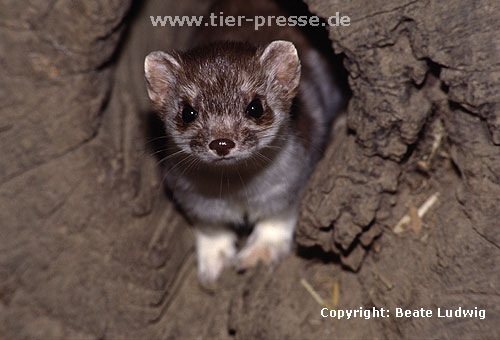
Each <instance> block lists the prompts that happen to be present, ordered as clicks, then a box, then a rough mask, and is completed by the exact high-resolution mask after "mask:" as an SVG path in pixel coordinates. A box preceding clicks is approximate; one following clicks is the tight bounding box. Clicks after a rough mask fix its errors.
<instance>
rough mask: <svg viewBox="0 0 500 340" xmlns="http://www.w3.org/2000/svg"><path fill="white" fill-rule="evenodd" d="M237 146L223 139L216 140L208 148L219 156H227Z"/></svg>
mask: <svg viewBox="0 0 500 340" xmlns="http://www.w3.org/2000/svg"><path fill="white" fill-rule="evenodd" d="M234 146H235V144H234V142H233V141H232V140H230V139H226V138H222V139H215V140H213V141H211V142H210V144H208V147H209V148H210V149H212V150H215V152H217V154H218V155H219V156H221V157H222V156H225V155H227V154H228V153H229V151H231V149H232V148H234Z"/></svg>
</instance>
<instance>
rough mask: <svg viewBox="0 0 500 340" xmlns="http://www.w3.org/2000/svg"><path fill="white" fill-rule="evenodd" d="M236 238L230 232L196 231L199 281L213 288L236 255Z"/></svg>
mask: <svg viewBox="0 0 500 340" xmlns="http://www.w3.org/2000/svg"><path fill="white" fill-rule="evenodd" d="M235 240H236V236H235V234H234V233H233V232H231V231H229V230H216V231H215V230H206V231H205V230H203V231H200V230H196V256H197V259H198V279H199V280H200V282H201V283H202V284H203V285H204V286H207V287H211V286H212V285H213V284H214V283H215V281H216V280H217V278H218V277H219V274H220V272H221V271H222V269H223V268H224V267H225V266H227V265H228V264H229V263H230V262H231V261H232V260H233V258H234V256H235V254H236V246H235Z"/></svg>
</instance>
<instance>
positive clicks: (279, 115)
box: [145, 40, 338, 283]
mask: <svg viewBox="0 0 500 340" xmlns="http://www.w3.org/2000/svg"><path fill="white" fill-rule="evenodd" d="M301 52H302V51H301ZM301 52H299V53H301ZM304 56H305V58H303V66H302V67H301V62H300V60H299V54H298V53H297V49H296V48H295V46H294V44H292V43H291V42H288V41H283V40H279V41H273V42H271V43H268V44H266V45H263V46H262V47H254V46H252V45H250V44H247V43H241V42H217V43H212V44H209V45H206V46H202V47H197V48H194V49H192V50H190V51H187V52H184V53H178V52H173V53H165V52H153V53H151V54H149V55H148V56H147V57H146V61H145V74H146V80H147V84H148V93H149V96H150V98H151V100H152V102H153V105H154V106H155V108H156V110H157V111H158V112H159V114H160V116H161V118H162V119H163V121H164V122H165V126H166V132H167V136H168V137H169V142H170V145H169V152H170V155H169V156H168V158H167V160H166V162H167V170H166V171H167V172H166V175H165V178H166V182H167V185H168V186H169V188H170V190H171V191H172V193H173V196H174V199H175V200H176V201H177V202H178V203H179V204H180V206H181V207H182V209H183V210H184V212H185V213H186V215H187V216H188V218H189V219H190V220H191V222H192V223H193V225H194V228H195V234H196V239H197V240H196V244H197V258H198V274H199V278H200V280H201V281H203V282H205V283H210V282H213V281H215V279H216V278H217V276H218V275H219V273H220V271H221V270H222V268H223V267H224V266H225V265H227V264H229V263H233V264H235V265H236V266H238V267H243V268H245V267H249V266H252V265H254V264H256V263H257V262H258V261H263V262H265V263H268V264H272V263H276V262H277V261H278V260H279V259H280V258H281V257H282V256H283V255H285V254H287V253H288V252H289V251H290V249H291V245H292V238H293V230H294V227H295V224H296V220H297V213H298V205H299V200H300V197H301V193H302V190H303V188H304V186H305V184H306V181H307V179H308V177H309V175H310V173H311V170H312V169H313V166H314V164H315V162H316V161H317V160H318V158H319V156H320V150H321V147H322V145H323V142H324V140H325V137H326V135H327V131H328V123H329V120H330V118H331V117H332V113H333V112H332V110H334V109H335V107H334V106H335V104H337V103H338V93H336V92H329V91H331V90H334V88H333V87H329V86H332V83H331V82H330V80H331V79H328V78H327V77H328V76H327V75H328V70H324V69H323V70H322V69H321V67H323V66H324V65H325V64H323V62H322V60H321V58H320V57H319V55H318V54H317V53H315V52H314V51H313V50H310V51H304ZM305 62H308V63H309V64H306V63H305ZM322 65H323V66H322ZM305 71H307V72H305ZM301 73H302V76H301ZM301 78H302V80H301ZM317 82H320V84H317ZM321 82H322V83H321ZM325 82H326V83H325ZM319 89H323V92H322V91H321V90H319ZM292 101H293V105H292ZM247 223H250V224H252V225H254V230H253V232H252V234H251V235H250V237H249V238H248V240H247V243H246V245H245V246H244V247H243V248H242V249H241V250H239V251H237V249H236V245H235V241H236V233H235V232H234V227H235V226H237V225H241V224H247Z"/></svg>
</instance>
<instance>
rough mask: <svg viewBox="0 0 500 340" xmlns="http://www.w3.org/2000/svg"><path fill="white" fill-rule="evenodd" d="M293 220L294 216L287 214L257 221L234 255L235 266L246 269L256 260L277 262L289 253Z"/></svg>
mask: <svg viewBox="0 0 500 340" xmlns="http://www.w3.org/2000/svg"><path fill="white" fill-rule="evenodd" d="M295 222H296V220H295V217H294V216H287V217H284V218H283V217H281V218H270V219H266V220H263V221H262V222H259V223H257V225H256V226H255V229H254V231H253V232H252V234H251V235H250V237H249V239H248V242H247V244H246V245H245V247H243V249H241V251H240V252H239V253H238V255H236V261H235V266H236V268H238V269H247V268H250V267H253V266H255V265H256V264H257V263H258V262H263V263H264V264H266V265H269V266H271V265H275V264H277V263H278V262H279V261H280V260H281V259H282V258H283V257H285V256H286V255H287V254H288V253H290V250H291V248H292V239H293V229H294V228H295Z"/></svg>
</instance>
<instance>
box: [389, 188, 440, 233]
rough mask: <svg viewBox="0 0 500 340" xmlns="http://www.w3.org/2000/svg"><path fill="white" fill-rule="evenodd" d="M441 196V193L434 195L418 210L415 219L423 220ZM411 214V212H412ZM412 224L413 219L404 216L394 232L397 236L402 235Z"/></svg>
mask: <svg viewBox="0 0 500 340" xmlns="http://www.w3.org/2000/svg"><path fill="white" fill-rule="evenodd" d="M438 196H439V192H436V193H434V194H433V195H432V196H431V197H429V198H428V199H427V200H426V201H425V202H424V203H423V204H422V205H421V206H420V208H418V212H417V215H418V216H415V218H419V219H422V218H423V217H424V215H425V214H426V213H427V211H428V210H429V209H430V208H431V207H432V206H433V205H434V204H435V203H436V202H437V199H438ZM410 212H411V211H410ZM410 222H412V218H411V217H410V216H409V215H404V216H403V217H402V218H401V220H399V222H398V224H396V226H395V227H394V229H393V231H394V233H396V234H401V233H402V232H403V231H404V230H405V229H406V228H404V226H405V225H408V224H409V223H410Z"/></svg>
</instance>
